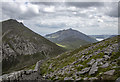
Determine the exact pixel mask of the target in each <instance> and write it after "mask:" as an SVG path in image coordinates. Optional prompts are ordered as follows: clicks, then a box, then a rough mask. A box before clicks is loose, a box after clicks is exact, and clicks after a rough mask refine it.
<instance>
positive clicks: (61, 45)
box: [56, 43, 66, 48]
mask: <svg viewBox="0 0 120 82" xmlns="http://www.w3.org/2000/svg"><path fill="white" fill-rule="evenodd" d="M56 44H57V45H58V46H60V47H63V48H66V46H65V45H61V44H58V43H56Z"/></svg>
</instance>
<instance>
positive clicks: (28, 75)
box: [1, 60, 43, 82]
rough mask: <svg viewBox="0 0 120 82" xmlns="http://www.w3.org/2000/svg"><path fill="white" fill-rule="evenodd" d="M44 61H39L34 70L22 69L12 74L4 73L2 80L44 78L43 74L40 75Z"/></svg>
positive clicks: (3, 81) (4, 81)
mask: <svg viewBox="0 0 120 82" xmlns="http://www.w3.org/2000/svg"><path fill="white" fill-rule="evenodd" d="M41 63H42V60H41V61H38V62H37V63H36V66H35V69H34V70H32V69H30V70H21V71H16V72H13V73H10V74H4V75H2V76H1V77H2V82H6V81H17V82H19V81H22V80H23V81H24V80H26V81H31V80H39V81H40V80H43V79H42V76H41V75H40V70H39V68H40V65H41Z"/></svg>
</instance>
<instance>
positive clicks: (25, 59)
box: [2, 19, 65, 73]
mask: <svg viewBox="0 0 120 82" xmlns="http://www.w3.org/2000/svg"><path fill="white" fill-rule="evenodd" d="M64 51H65V50H64V49H63V48H61V47H59V46H57V45H56V44H54V43H52V42H50V41H49V40H47V39H45V38H44V37H42V36H40V35H38V34H36V33H34V32H33V31H31V30H30V29H28V28H27V27H26V26H24V25H23V24H22V23H20V22H17V21H16V20H14V19H9V20H6V21H3V22H2V70H3V73H8V72H12V71H15V70H20V69H23V68H26V67H29V66H31V65H33V64H35V63H36V62H37V61H39V60H44V59H46V58H49V57H53V56H56V55H58V54H60V53H62V52H64Z"/></svg>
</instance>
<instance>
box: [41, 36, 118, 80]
mask: <svg viewBox="0 0 120 82" xmlns="http://www.w3.org/2000/svg"><path fill="white" fill-rule="evenodd" d="M119 43H120V36H115V37H112V38H109V39H105V40H103V41H100V42H97V43H93V44H89V45H86V46H82V47H80V48H79V49H75V50H73V51H70V52H66V53H63V54H61V55H59V56H57V57H54V58H51V59H49V60H47V61H45V62H43V64H42V65H41V68H40V70H41V74H42V76H43V77H44V79H45V80H82V81H83V80H97V81H95V82H98V81H100V82H109V81H112V82H115V81H114V80H116V79H117V80H119V79H120V46H119ZM101 80H102V81H101ZM107 80H108V81H107ZM92 82H94V81H92ZM116 82H119V81H116Z"/></svg>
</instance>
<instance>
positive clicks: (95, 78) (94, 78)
mask: <svg viewBox="0 0 120 82" xmlns="http://www.w3.org/2000/svg"><path fill="white" fill-rule="evenodd" d="M97 79H98V78H97V77H91V78H89V80H97Z"/></svg>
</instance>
